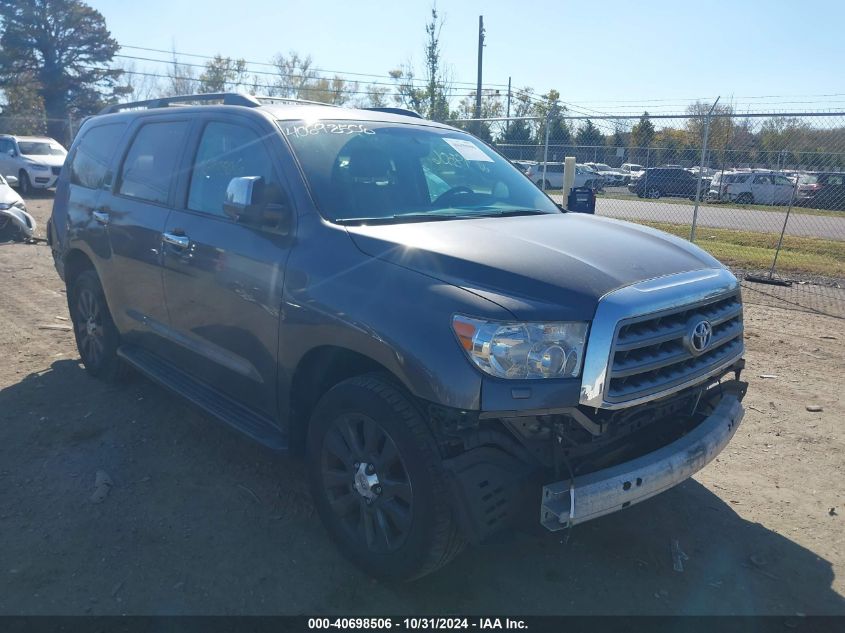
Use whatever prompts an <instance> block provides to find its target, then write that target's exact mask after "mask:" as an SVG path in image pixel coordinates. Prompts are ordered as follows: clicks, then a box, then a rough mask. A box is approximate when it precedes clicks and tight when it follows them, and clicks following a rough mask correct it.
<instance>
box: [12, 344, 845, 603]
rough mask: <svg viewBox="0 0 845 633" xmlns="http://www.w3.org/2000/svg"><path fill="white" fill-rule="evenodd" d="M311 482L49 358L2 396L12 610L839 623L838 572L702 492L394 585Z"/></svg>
mask: <svg viewBox="0 0 845 633" xmlns="http://www.w3.org/2000/svg"><path fill="white" fill-rule="evenodd" d="M98 470H103V471H105V472H107V473H108V474H109V476H110V477H111V479H112V480H113V482H114V486H113V487H112V488H111V489H110V491H109V494H108V496H107V497H106V499H105V500H104V501H103V502H102V503H99V504H95V503H93V502H92V501H91V500H90V497H91V494H92V492H93V487H94V478H95V474H96V472H97V471H98ZM302 470H303V469H302V465H301V463H299V462H297V461H296V460H291V459H288V458H286V457H284V456H279V455H276V454H274V453H272V452H269V451H267V450H265V449H264V448H262V447H260V446H257V445H255V444H253V443H251V442H250V441H249V440H247V439H245V438H242V437H240V436H239V435H237V434H235V433H234V432H232V431H229V430H228V429H227V428H225V427H223V426H222V425H220V424H219V423H217V422H215V421H213V420H211V419H208V418H206V417H204V416H202V415H200V414H198V413H197V412H195V411H194V410H192V409H190V408H188V407H187V406H185V405H183V404H182V402H181V401H179V400H178V399H176V398H174V397H171V396H170V395H168V394H167V393H166V392H164V391H163V390H161V389H159V388H158V387H156V386H154V385H152V384H151V383H149V382H147V381H146V380H145V379H142V378H140V377H136V378H134V379H133V380H131V381H130V382H129V383H128V384H124V385H120V386H109V385H104V384H102V383H100V382H98V381H95V380H92V379H90V378H89V377H88V376H87V375H86V374H85V373H84V371H83V370H82V369H81V368H80V366H79V365H78V363H77V362H75V361H66V360H63V361H57V362H55V363H53V364H52V366H50V367H49V368H48V369H46V370H45V371H44V372H43V373H40V374H30V375H28V376H26V377H24V378H23V379H22V380H20V382H18V383H17V384H14V385H12V386H10V387H8V388H6V389H4V390H2V392H0V491H1V492H0V533H2V534H3V547H2V567H0V613H2V614H22V613H40V614H50V613H55V614H86V613H94V614H121V613H129V614H177V613H191V614H199V613H213V614H227V613H229V614H232V613H250V614H269V613H288V614H289V613H317V612H320V613H338V614H384V613H390V614H400V613H427V614H432V613H439V614H441V613H474V614H489V613H509V614H543V613H580V614H592V613H614V614H652V613H654V614H663V613H673V614H677V613H708V614H726V613H738V614H764V613H765V614H771V613H779V614H785V615H793V614H795V613H796V612H802V613H808V614H815V613H837V614H845V603H843V599H842V597H841V596H839V595H838V594H836V593H835V592H834V591H833V590H832V589H831V582H832V580H833V572H832V568H831V564H830V563H829V562H828V561H827V560H824V559H822V558H820V557H818V556H816V555H815V554H814V553H813V552H812V551H809V550H808V549H805V548H804V547H802V546H800V545H798V544H796V543H795V542H793V541H791V540H789V539H788V538H785V537H783V536H781V535H780V534H778V533H776V532H774V531H772V529H769V527H771V528H780V527H782V526H776V525H772V526H769V527H766V526H763V525H760V524H757V523H750V522H748V521H745V520H743V518H742V517H741V516H740V514H738V513H737V511H736V510H737V509H738V510H739V511H741V509H742V508H741V506H737V507H734V506H733V505H732V504H731V503H730V502H729V500H728V502H726V501H725V500H722V499H720V498H719V497H717V496H716V495H714V494H713V493H711V492H710V491H709V490H708V489H707V488H705V487H703V486H702V485H700V484H699V483H697V482H696V481H689V482H687V483H685V484H683V485H681V486H679V487H677V488H675V489H673V490H671V491H669V492H667V493H664V494H663V495H661V496H659V497H657V498H655V499H653V500H650V501H648V502H645V503H643V504H641V505H638V506H635V507H633V508H631V509H628V510H626V511H624V512H622V513H618V514H616V515H613V516H610V517H605V518H603V519H600V520H597V521H594V522H592V523H588V524H585V525H583V526H579V527H576V528H575V529H574V531H572V532H571V533H568V534H567V533H565V532H559V533H555V534H551V533H548V532H543V531H541V530H540V528H539V527H538V528H528V529H524V530H521V531H518V532H516V533H514V534H513V535H510V536H509V537H507V538H502V539H501V540H500V542H497V543H495V544H490V545H486V546H483V547H476V548H471V549H469V550H468V551H466V552H465V553H464V554H463V555H461V556H460V557H459V558H458V559H457V560H456V561H455V562H454V563H453V564H452V565H450V566H449V567H447V568H445V569H443V570H441V571H440V572H438V573H437V574H435V575H432V576H429V577H427V578H424V579H422V580H420V581H418V582H416V583H413V584H409V585H401V586H395V585H394V586H389V585H384V584H380V583H377V582H375V581H373V580H371V579H369V578H367V577H365V576H364V575H362V574H361V573H359V572H358V571H357V570H356V569H355V568H353V567H352V566H351V565H350V564H348V563H347V562H346V561H345V560H344V559H343V558H341V557H340V556H339V555H338V554H337V551H336V550H335V548H334V547H333V546H332V544H331V542H330V541H329V540H328V538H327V536H326V533H325V532H324V530H323V529H322V527H321V526H320V525H319V522H318V519H317V517H316V515H315V513H314V509H313V505H312V503H311V498H310V496H309V494H308V492H307V486H306V484H305V481H304V478H303V476H302ZM529 521H530V523H532V524H533V517H529ZM673 539H677V540H678V542H679V545H680V547H681V549H682V550H683V551H684V552H685V553H686V554H687V555H688V557H689V558H688V560H686V561H685V562H684V571H683V572H677V571H674V570H673V567H672V557H671V553H670V547H671V543H672V540H673Z"/></svg>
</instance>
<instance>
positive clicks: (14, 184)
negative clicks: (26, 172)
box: [3, 176, 20, 187]
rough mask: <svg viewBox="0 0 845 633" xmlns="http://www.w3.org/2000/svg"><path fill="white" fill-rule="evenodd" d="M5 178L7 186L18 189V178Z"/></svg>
mask: <svg viewBox="0 0 845 633" xmlns="http://www.w3.org/2000/svg"><path fill="white" fill-rule="evenodd" d="M3 178H5V179H6V184H7V185H9V186H10V187H17V186H18V185H19V184H20V183H19V182H18V177H17V176H3Z"/></svg>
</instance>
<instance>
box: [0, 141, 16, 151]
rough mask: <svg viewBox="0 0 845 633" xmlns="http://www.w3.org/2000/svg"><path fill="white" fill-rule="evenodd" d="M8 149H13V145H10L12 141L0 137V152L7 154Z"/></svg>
mask: <svg viewBox="0 0 845 633" xmlns="http://www.w3.org/2000/svg"><path fill="white" fill-rule="evenodd" d="M10 149H15V146H14V145H12V141H10V140H9V139H7V138H0V152H2V153H3V154H7V153H8V152H9V150H10Z"/></svg>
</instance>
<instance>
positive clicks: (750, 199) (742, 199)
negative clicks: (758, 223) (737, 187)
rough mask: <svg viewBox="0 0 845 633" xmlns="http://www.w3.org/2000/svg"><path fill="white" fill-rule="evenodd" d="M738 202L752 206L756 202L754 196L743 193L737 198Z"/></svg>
mask: <svg viewBox="0 0 845 633" xmlns="http://www.w3.org/2000/svg"><path fill="white" fill-rule="evenodd" d="M736 201H737V203H738V204H751V203H752V202H754V196H752V195H751V194H750V193H748V192H745V193H741V194H739V196H738V197H737V199H736Z"/></svg>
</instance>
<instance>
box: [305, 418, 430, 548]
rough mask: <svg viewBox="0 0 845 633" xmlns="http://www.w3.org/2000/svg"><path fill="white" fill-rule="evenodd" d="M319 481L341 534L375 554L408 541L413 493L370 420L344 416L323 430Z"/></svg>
mask: <svg viewBox="0 0 845 633" xmlns="http://www.w3.org/2000/svg"><path fill="white" fill-rule="evenodd" d="M320 469H321V476H322V483H323V486H324V488H325V491H326V496H327V498H328V500H329V504H330V506H331V509H332V511H333V512H334V514H335V516H336V518H337V519H338V520H339V521H340V523H341V524H342V525H343V527H344V529H345V530H346V531H347V532H348V533H349V534H350V535H352V536H353V538H355V540H357V541H358V542H359V543H360V544H361V545H363V546H365V547H366V548H367V549H368V550H370V551H372V552H375V553H386V552H392V551H395V550H397V549H399V548H400V547H401V546H402V545H403V543H404V542H405V540H406V539H407V537H408V534H409V532H410V529H411V521H412V512H413V501H414V495H413V489H412V486H411V481H410V478H409V476H408V472H407V469H406V467H405V463H404V461H403V460H402V456H401V455H400V453H399V450H398V448H397V446H396V443H395V442H394V441H393V439H392V438H391V437H390V436H389V435H388V434H387V432H386V431H385V430H384V429H383V428H382V427H381V426H380V425H378V424H377V423H376V422H375V421H374V420H372V419H371V418H369V417H367V416H365V415H361V414H357V413H348V414H344V415H341V416H339V417H338V418H336V419H335V420H334V421H333V422H332V423H331V426H330V428H329V429H328V431H327V433H326V435H325V440H324V442H323V447H322V455H321V464H320Z"/></svg>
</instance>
